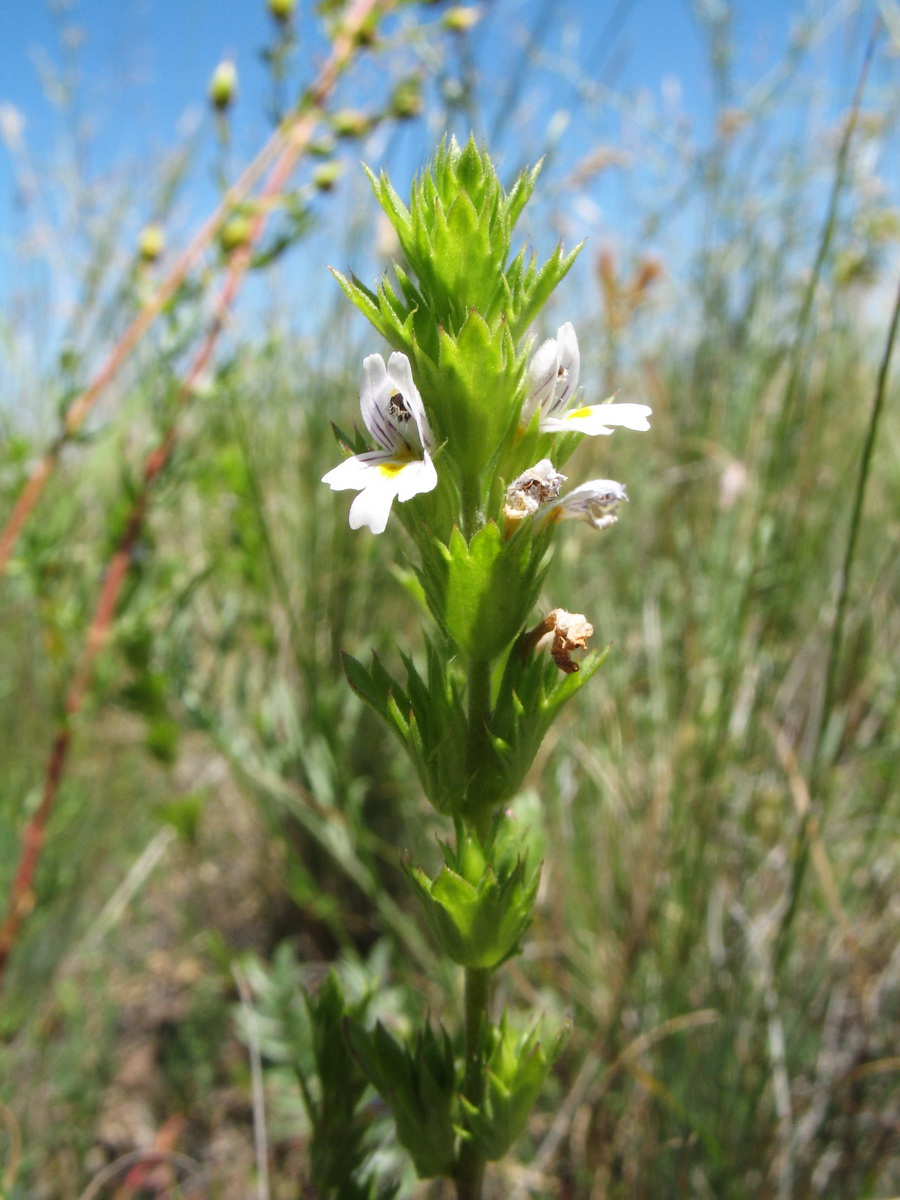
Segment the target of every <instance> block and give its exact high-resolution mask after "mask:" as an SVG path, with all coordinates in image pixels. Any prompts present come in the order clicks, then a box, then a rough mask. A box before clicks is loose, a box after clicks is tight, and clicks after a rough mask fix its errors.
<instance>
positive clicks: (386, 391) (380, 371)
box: [359, 354, 400, 451]
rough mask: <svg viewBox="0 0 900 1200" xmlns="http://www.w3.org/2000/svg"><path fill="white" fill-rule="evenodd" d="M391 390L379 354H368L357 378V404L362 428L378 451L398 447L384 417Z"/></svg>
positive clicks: (390, 423)
mask: <svg viewBox="0 0 900 1200" xmlns="http://www.w3.org/2000/svg"><path fill="white" fill-rule="evenodd" d="M393 392H394V388H393V384H392V383H391V381H390V379H389V378H388V373H387V367H385V365H384V359H383V358H382V357H381V355H380V354H370V355H368V356H367V357H366V358H364V359H363V365H362V375H361V376H360V380H359V407H360V411H361V412H362V419H363V421H365V424H366V429H368V431H369V433H370V434H371V435H372V437H373V438H374V439H375V442H376V444H377V445H378V446H380V447H381V449H382V450H393V451H396V450H398V449H399V448H400V443H399V439H398V437H397V431H396V428H395V426H394V423H393V422H392V421H389V420H387V419H386V416H387V411H388V405H389V404H390V399H391V396H392V395H393Z"/></svg>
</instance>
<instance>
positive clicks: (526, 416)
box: [521, 338, 559, 425]
mask: <svg viewBox="0 0 900 1200" xmlns="http://www.w3.org/2000/svg"><path fill="white" fill-rule="evenodd" d="M558 370H559V346H558V345H557V342H556V338H548V340H547V341H546V342H542V343H541V345H540V346H538V348H537V350H535V352H534V355H533V356H532V359H531V362H530V363H529V365H528V385H527V386H528V391H527V394H526V398H525V403H524V404H523V405H522V418H521V423H522V424H523V425H527V424H528V422H529V421H530V420H531V414H532V413H533V412H534V410H535V409H536V408H541V409H543V407H544V406H545V405H546V404H549V403H550V401H551V400H552V399H553V393H554V391H555V390H556V376H557V372H558Z"/></svg>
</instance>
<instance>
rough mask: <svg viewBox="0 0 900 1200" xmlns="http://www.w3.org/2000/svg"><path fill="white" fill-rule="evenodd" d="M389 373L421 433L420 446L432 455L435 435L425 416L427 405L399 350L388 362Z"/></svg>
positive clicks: (406, 359)
mask: <svg viewBox="0 0 900 1200" xmlns="http://www.w3.org/2000/svg"><path fill="white" fill-rule="evenodd" d="M387 373H388V375H389V376H390V378H391V379H392V380H393V382H394V383H395V385H396V387H397V390H398V391H399V392H400V394H401V395H402V397H403V400H404V403H405V405H406V407H407V408H408V409H409V411H410V412H411V413H412V415H413V419H414V420H415V422H416V428H417V430H418V432H419V444H420V446H421V448H422V449H423V450H426V451H428V452H429V453H430V452H431V451H432V450H434V435H433V434H432V432H431V426H430V425H429V424H428V418H427V416H426V415H425V405H424V404H423V403H422V397H421V395H420V394H419V389H418V388H417V387H416V385H415V382H414V381H413V376H412V367H411V366H410V364H409V359H408V358H407V357H406V355H405V354H401V353H400V351H399V350H395V351H394V353H393V354H392V355H391V357H390V359H389V360H388V367H387Z"/></svg>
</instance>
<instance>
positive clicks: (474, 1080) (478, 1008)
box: [456, 967, 491, 1200]
mask: <svg viewBox="0 0 900 1200" xmlns="http://www.w3.org/2000/svg"><path fill="white" fill-rule="evenodd" d="M490 993H491V971H489V970H484V969H481V968H478V967H467V968H466V1028H465V1033H466V1041H465V1050H466V1070H465V1076H464V1080H463V1093H462V1094H463V1095H464V1096H465V1098H466V1099H467V1100H468V1101H469V1103H470V1104H473V1105H476V1106H477V1105H480V1104H481V1101H482V1098H483V1095H484V1039H483V1031H484V1027H485V1025H486V1023H487V1020H488V1004H489V1001H490ZM485 1162H486V1160H485V1158H484V1156H483V1155H481V1154H480V1153H479V1152H478V1151H477V1150H476V1149H475V1147H474V1146H473V1145H472V1143H471V1142H464V1143H463V1147H462V1149H461V1150H460V1154H459V1165H458V1167H457V1172H456V1196H457V1200H481V1186H482V1182H483V1180H484V1168H485Z"/></svg>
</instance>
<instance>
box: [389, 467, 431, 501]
mask: <svg viewBox="0 0 900 1200" xmlns="http://www.w3.org/2000/svg"><path fill="white" fill-rule="evenodd" d="M396 482H397V499H398V500H399V501H400V502H401V503H403V502H404V501H405V500H411V499H412V497H413V496H418V495H419V494H420V493H421V492H430V491H432V490H433V489H434V488H436V487H437V471H436V470H435V469H434V463H433V462H432V461H431V459H430V458H429V457H428V456H427V455H426V456H425V458H424V459H423V460H421V461H420V460H415V461H414V462H410V463H407V464H406V465H405V466H404V468H403V470H402V471H400V473H399V474H398V475H397V477H396Z"/></svg>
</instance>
